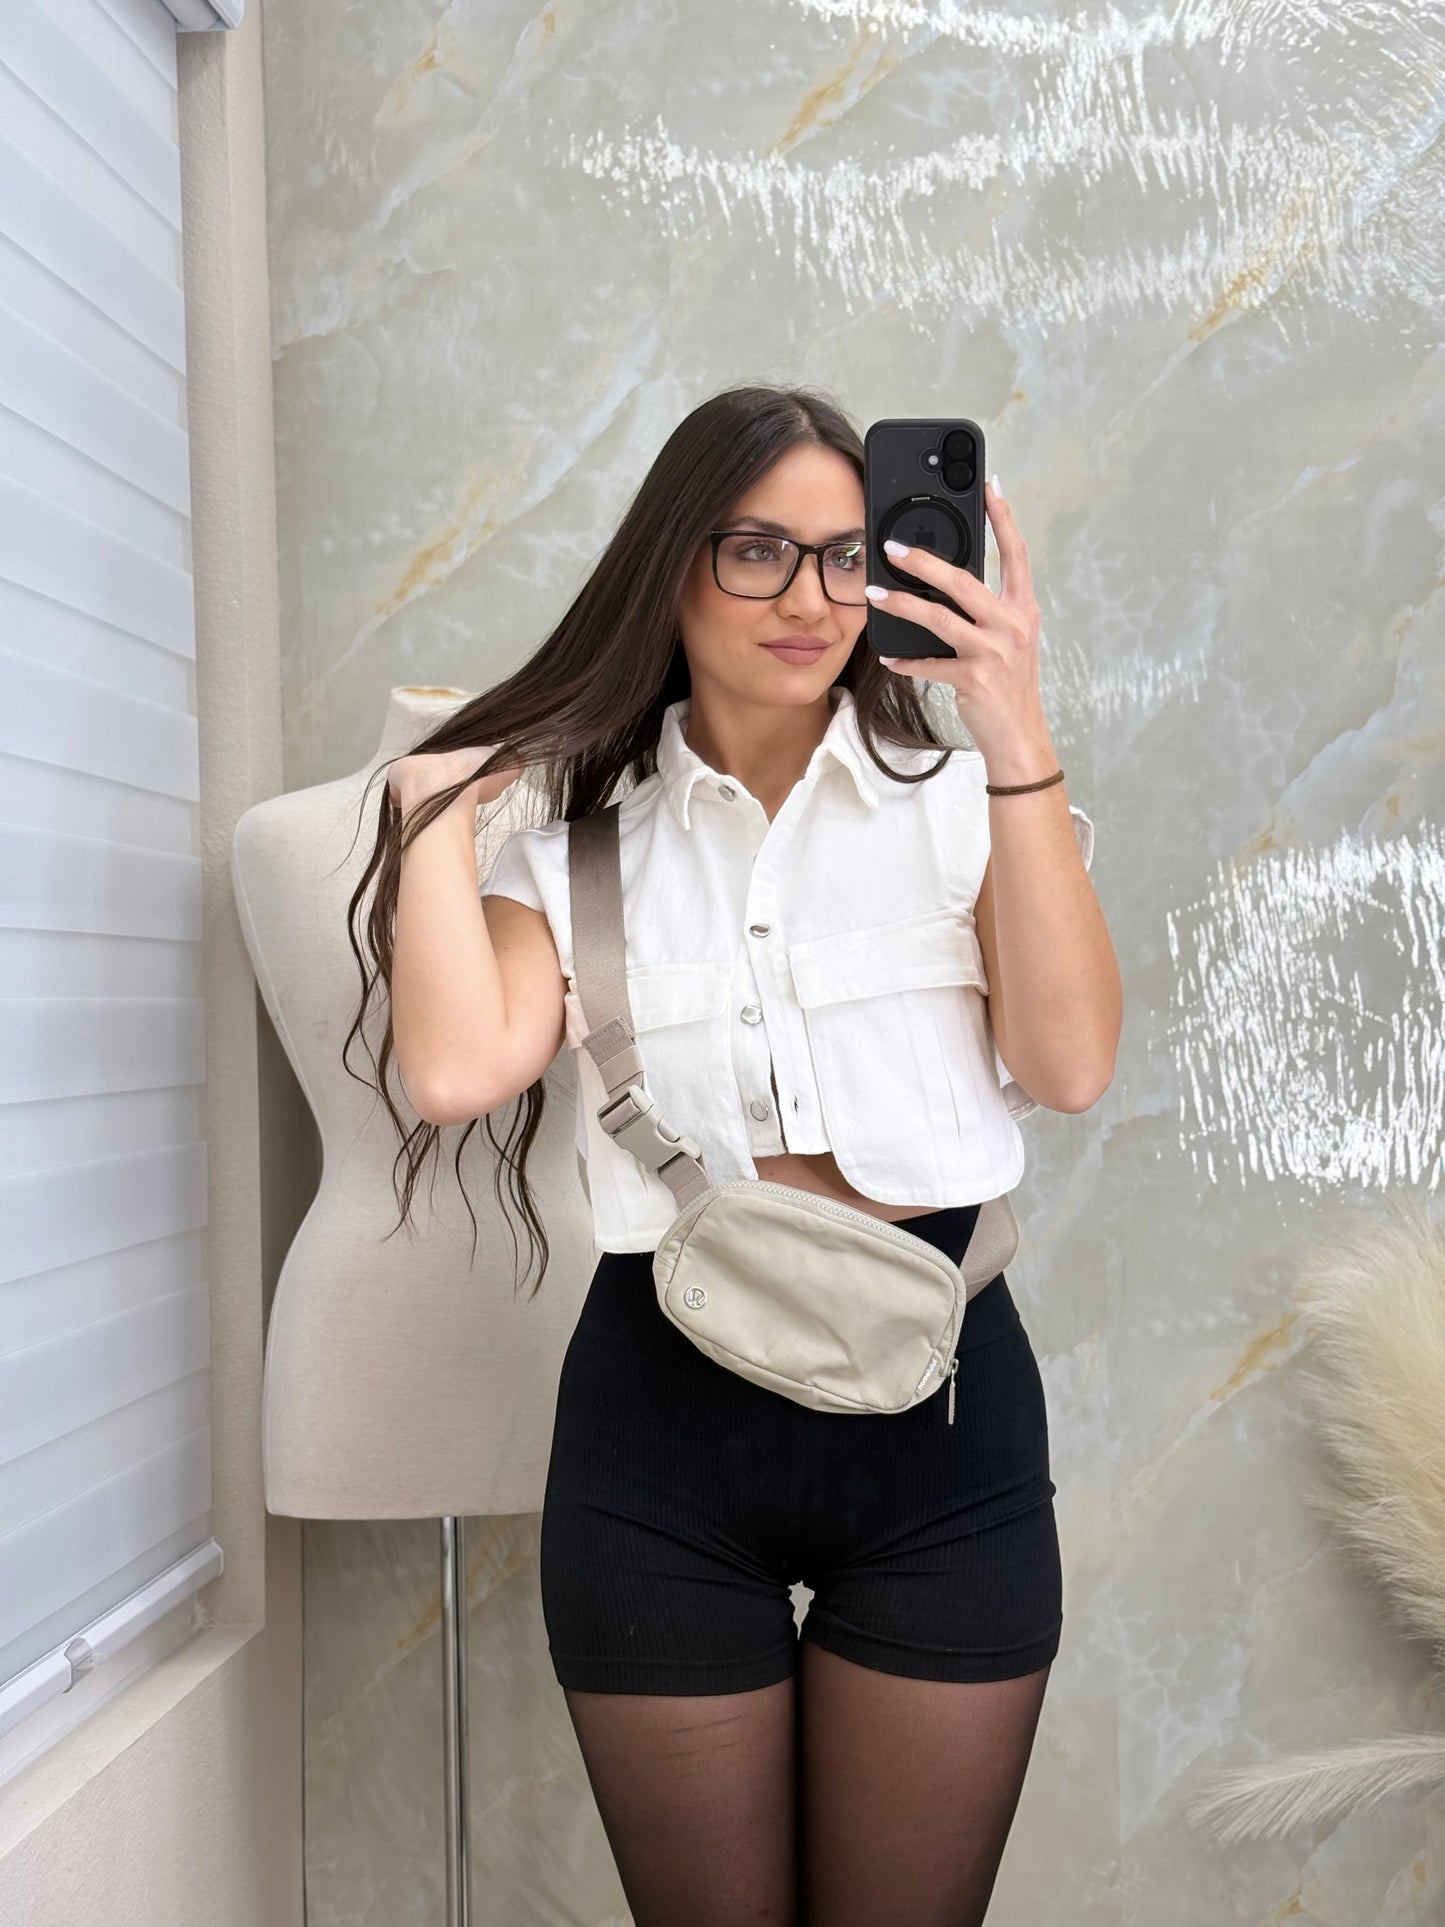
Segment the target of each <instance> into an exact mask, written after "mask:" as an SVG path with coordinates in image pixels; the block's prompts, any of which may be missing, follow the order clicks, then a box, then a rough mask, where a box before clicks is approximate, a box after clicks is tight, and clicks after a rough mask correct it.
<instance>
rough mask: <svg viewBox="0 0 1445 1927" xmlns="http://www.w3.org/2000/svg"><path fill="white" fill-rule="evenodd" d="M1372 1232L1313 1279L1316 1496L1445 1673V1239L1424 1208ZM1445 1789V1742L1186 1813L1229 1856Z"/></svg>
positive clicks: (1400, 1744) (1223, 1789)
mask: <svg viewBox="0 0 1445 1927" xmlns="http://www.w3.org/2000/svg"><path fill="white" fill-rule="evenodd" d="M1393 1208H1394V1210H1395V1212H1396V1216H1397V1222H1395V1223H1390V1222H1388V1221H1381V1220H1378V1219H1376V1218H1373V1217H1361V1218H1358V1219H1356V1220H1355V1221H1354V1222H1353V1223H1351V1224H1348V1225H1346V1227H1345V1228H1344V1229H1343V1230H1342V1231H1340V1232H1338V1233H1336V1234H1335V1235H1334V1236H1333V1237H1332V1239H1331V1242H1330V1243H1329V1245H1328V1246H1326V1247H1323V1248H1321V1249H1320V1250H1318V1251H1317V1252H1315V1253H1314V1254H1313V1255H1312V1256H1311V1257H1310V1258H1309V1259H1308V1260H1307V1261H1306V1263H1305V1265H1304V1267H1303V1269H1302V1273H1301V1282H1300V1288H1299V1293H1298V1298H1299V1305H1300V1310H1301V1312H1302V1313H1303V1314H1304V1315H1305V1317H1306V1318H1307V1319H1308V1321H1309V1322H1310V1325H1311V1327H1312V1330H1311V1335H1310V1340H1309V1348H1308V1350H1307V1353H1306V1357H1307V1359H1309V1360H1310V1361H1311V1362H1312V1365H1313V1369H1311V1370H1307V1371H1305V1372H1304V1373H1302V1381H1301V1382H1302V1387H1303V1393H1304V1398H1305V1401H1306V1407H1307V1409H1308V1411H1309V1413H1310V1416H1311V1418H1312V1419H1313V1421H1314V1424H1315V1429H1316V1431H1317V1434H1318V1436H1319V1440H1320V1443H1321V1445H1322V1447H1323V1448H1324V1450H1325V1452H1326V1454H1327V1455H1328V1457H1329V1459H1330V1461H1331V1462H1332V1467H1333V1471H1334V1475H1335V1483H1334V1485H1333V1487H1330V1488H1324V1487H1316V1488H1315V1489H1314V1490H1313V1491H1312V1492H1311V1493H1309V1494H1308V1495H1307V1496H1308V1497H1309V1499H1310V1502H1311V1503H1312V1504H1313V1505H1314V1506H1315V1507H1316V1508H1317V1509H1318V1510H1319V1511H1320V1512H1321V1513H1322V1514H1323V1515H1324V1517H1325V1518H1326V1519H1327V1520H1328V1522H1329V1523H1330V1525H1331V1526H1332V1527H1333V1528H1334V1530H1335V1531H1336V1532H1337V1533H1338V1534H1339V1536H1340V1538H1341V1540H1342V1541H1343V1542H1344V1543H1345V1544H1346V1545H1347V1546H1348V1547H1349V1548H1350V1549H1351V1550H1352V1551H1353V1552H1354V1553H1355V1554H1356V1555H1357V1556H1358V1557H1359V1558H1360V1559H1361V1561H1362V1562H1363V1564H1364V1565H1365V1567H1366V1569H1367V1570H1368V1571H1369V1572H1370V1573H1371V1574H1372V1576H1373V1577H1375V1578H1376V1579H1377V1580H1378V1581H1379V1583H1380V1585H1381V1586H1382V1587H1383V1588H1384V1590H1385V1593H1386V1594H1387V1596H1388V1598H1389V1601H1390V1603H1391V1605H1392V1607H1393V1609H1394V1612H1395V1614H1396V1616H1397V1617H1398V1619H1399V1620H1400V1622H1401V1627H1402V1630H1403V1631H1405V1632H1407V1633H1409V1634H1412V1635H1415V1636H1417V1637H1419V1638H1422V1639H1425V1640H1428V1641H1429V1642H1430V1644H1431V1645H1432V1647H1433V1648H1434V1654H1435V1664H1436V1666H1437V1668H1439V1667H1445V1229H1442V1227H1441V1226H1439V1225H1437V1224H1435V1223H1433V1222H1432V1221H1431V1220H1430V1218H1428V1217H1427V1216H1426V1214H1425V1212H1424V1210H1423V1209H1422V1208H1421V1206H1420V1205H1419V1204H1418V1203H1416V1201H1415V1200H1414V1199H1413V1198H1410V1197H1408V1196H1405V1197H1403V1198H1397V1199H1396V1200H1395V1201H1394V1206H1393ZM1432 1787H1445V1733H1396V1734H1390V1735H1388V1736H1386V1737H1385V1738H1384V1739H1380V1740H1371V1741H1365V1742H1360V1743H1357V1744H1354V1745H1348V1746H1341V1747H1337V1748H1332V1749H1330V1750H1328V1751H1324V1752H1313V1753H1300V1754H1295V1755H1294V1756H1293V1757H1291V1758H1290V1759H1287V1760H1273V1761H1263V1762H1261V1763H1260V1764H1258V1765H1255V1766H1246V1767H1237V1768H1234V1769H1233V1770H1231V1771H1229V1772H1227V1773H1222V1774H1219V1775H1217V1776H1216V1777H1215V1778H1214V1779H1213V1780H1211V1781H1210V1783H1209V1790H1208V1791H1207V1792H1206V1793H1205V1794H1204V1795H1203V1796H1202V1797H1200V1798H1199V1799H1197V1800H1195V1801H1194V1802H1193V1803H1192V1804H1191V1805H1189V1806H1188V1807H1187V1808H1186V1810H1185V1811H1186V1815H1187V1817H1188V1819H1189V1820H1190V1821H1191V1822H1192V1823H1193V1824H1194V1825H1195V1826H1198V1827H1201V1828H1204V1829H1207V1830H1208V1831H1209V1832H1211V1833H1213V1834H1214V1835H1215V1836H1216V1837H1217V1838H1218V1839H1219V1840H1220V1841H1222V1842H1223V1843H1225V1844H1226V1845H1229V1844H1233V1843H1234V1842H1235V1841H1238V1840H1244V1839H1267V1838H1275V1837H1278V1836H1279V1835H1281V1834H1284V1833H1287V1832H1289V1831H1290V1830H1291V1829H1293V1828H1295V1827H1307V1826H1315V1825H1318V1824H1320V1823H1321V1822H1325V1821H1330V1820H1334V1819H1337V1818H1339V1817H1340V1816H1341V1815H1342V1814H1344V1813H1346V1812H1348V1811H1350V1810H1352V1809H1354V1808H1356V1807H1361V1806H1366V1805H1369V1804H1370V1803H1371V1802H1372V1801H1375V1800H1381V1799H1384V1798H1385V1797H1386V1796H1387V1795H1388V1794H1392V1793H1404V1792H1419V1791H1421V1790H1422V1789H1429V1788H1432Z"/></svg>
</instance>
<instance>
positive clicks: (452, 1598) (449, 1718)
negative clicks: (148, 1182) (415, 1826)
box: [441, 1518, 472, 1927]
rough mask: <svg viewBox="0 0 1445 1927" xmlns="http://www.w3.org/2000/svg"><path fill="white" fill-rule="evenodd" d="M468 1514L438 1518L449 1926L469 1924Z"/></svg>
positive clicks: (464, 1926) (470, 1904) (460, 1926)
mask: <svg viewBox="0 0 1445 1927" xmlns="http://www.w3.org/2000/svg"><path fill="white" fill-rule="evenodd" d="M466 1523H467V1522H466V1520H465V1519H462V1518H444V1519H443V1520H442V1522H441V1528H442V1532H441V1555H442V1559H441V1592H442V1620H441V1627H442V1748H443V1752H444V1755H445V1759H444V1762H443V1764H444V1768H445V1775H446V1829H447V1836H446V1853H447V1927H471V1920H472V1871H471V1815H470V1812H469V1800H468V1794H467V1551H466Z"/></svg>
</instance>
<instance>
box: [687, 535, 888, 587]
mask: <svg viewBox="0 0 1445 1927" xmlns="http://www.w3.org/2000/svg"><path fill="white" fill-rule="evenodd" d="M708 540H709V541H710V542H711V543H712V579H713V581H714V582H716V584H717V586H718V587H719V588H720V589H721V590H722V591H723V592H724V593H725V594H726V595H740V596H758V597H762V598H763V599H764V600H766V599H767V598H769V597H771V596H780V595H781V594H782V593H783V591H784V589H786V588H787V586H788V584H789V583H790V582H791V581H792V579H793V577H794V576H795V575H796V574H797V573H798V567H799V564H800V563H801V562H802V560H803V557H804V556H805V555H816V556H817V558H818V580H819V581H820V582H821V583H822V585H823V594H824V595H825V596H827V598H828V600H829V601H830V602H846V603H852V604H855V605H856V604H858V603H863V602H866V601H867V600H868V598H867V597H866V596H865V595H864V593H863V585H864V582H865V581H866V579H867V560H866V557H865V555H864V550H863V544H862V542H861V541H858V540H854V541H851V542H795V541H793V539H792V537H791V536H787V535H768V534H766V533H765V532H764V531H763V530H761V529H711V530H709V532H708Z"/></svg>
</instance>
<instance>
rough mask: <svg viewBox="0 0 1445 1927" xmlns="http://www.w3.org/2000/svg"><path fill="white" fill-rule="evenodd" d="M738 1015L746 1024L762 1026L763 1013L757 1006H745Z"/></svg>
mask: <svg viewBox="0 0 1445 1927" xmlns="http://www.w3.org/2000/svg"><path fill="white" fill-rule="evenodd" d="M738 1015H739V1017H741V1018H742V1020H743V1022H744V1023H745V1024H760V1023H761V1022H762V1021H763V1013H762V1011H761V1010H760V1009H759V1008H758V1006H757V1005H756V1004H744V1005H743V1007H742V1009H741V1010H740V1011H739V1012H738Z"/></svg>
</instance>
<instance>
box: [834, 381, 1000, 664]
mask: <svg viewBox="0 0 1445 1927" xmlns="http://www.w3.org/2000/svg"><path fill="white" fill-rule="evenodd" d="M959 433H964V434H967V435H971V436H972V437H973V441H974V449H975V459H974V460H973V461H972V462H971V463H964V464H963V466H964V467H966V468H968V469H969V470H970V471H971V472H970V474H969V477H968V480H967V482H966V485H965V486H961V487H947V486H945V484H944V481H943V477H942V470H943V469H944V468H945V467H946V466H948V464H947V463H945V462H944V461H943V460H941V459H940V460H938V461H937V462H936V463H933V464H930V462H929V460H928V457H929V456H930V454H931V455H934V456H939V455H940V453H941V450H942V447H943V441H944V437H945V436H947V435H957V434H959ZM987 473H988V469H987V466H986V463H985V457H984V445H983V430H982V429H981V428H980V427H979V425H978V423H977V422H971V421H967V420H964V419H962V418H958V419H954V420H943V419H933V418H926V417H923V416H915V417H898V418H895V419H891V420H888V421H878V422H874V423H873V425H872V426H871V427H870V428H869V430H868V432H867V434H866V435H865V436H864V437H863V523H864V528H865V530H866V534H867V545H868V580H869V581H870V582H877V583H880V584H881V585H882V586H883V587H884V588H885V589H893V588H898V589H906V590H907V591H908V592H909V593H910V594H911V595H916V596H922V597H923V598H924V600H925V601H928V602H941V603H942V604H943V605H944V607H945V608H948V609H952V610H953V611H954V613H955V614H957V615H960V616H962V617H963V618H964V620H965V621H966V622H972V620H973V617H972V616H970V615H969V614H968V612H967V611H966V610H964V609H960V608H959V606H958V604H957V603H956V602H955V601H954V600H953V598H952V597H951V596H946V595H945V594H944V593H943V591H942V590H941V589H935V588H934V587H933V586H932V585H931V584H930V583H927V582H924V581H923V580H922V578H921V577H919V576H910V575H907V574H905V573H904V571H903V570H902V569H901V568H900V567H899V566H898V565H897V564H896V563H895V562H893V561H891V560H890V559H889V557H888V556H886V555H885V554H884V552H883V544H884V542H885V541H886V540H887V538H888V537H890V536H892V537H893V539H894V540H895V541H898V542H907V543H908V544H909V545H910V546H912V545H914V544H920V545H923V546H926V547H928V548H931V549H932V550H933V551H934V553H935V554H937V555H941V556H942V557H943V559H944V561H946V562H952V563H954V564H956V565H957V566H958V567H960V568H964V569H967V570H968V572H969V574H970V575H974V576H977V577H978V579H979V581H980V582H982V581H983V544H984V531H985V529H986V528H987V526H988V521H987V515H986V513H985V509H984V500H983V484H984V477H985V476H986V475H987ZM956 479H961V478H956ZM867 634H868V641H869V643H870V644H871V646H872V647H873V648H874V649H876V650H877V652H878V654H879V655H880V656H905V657H911V656H952V655H955V654H956V653H957V652H956V651H955V650H953V649H951V648H950V647H949V646H948V644H947V643H946V642H944V641H942V640H941V639H940V638H939V637H938V636H936V635H934V634H933V632H932V631H931V630H929V629H924V628H922V627H921V626H920V625H919V624H918V623H916V622H913V621H911V620H910V619H909V618H908V617H906V616H898V615H893V614H891V613H890V612H889V611H888V610H887V609H885V608H879V607H878V606H877V605H876V604H875V603H871V602H870V603H869V605H868V628H867Z"/></svg>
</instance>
